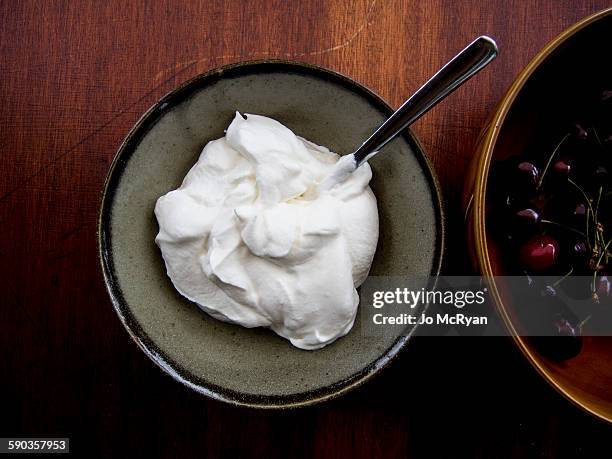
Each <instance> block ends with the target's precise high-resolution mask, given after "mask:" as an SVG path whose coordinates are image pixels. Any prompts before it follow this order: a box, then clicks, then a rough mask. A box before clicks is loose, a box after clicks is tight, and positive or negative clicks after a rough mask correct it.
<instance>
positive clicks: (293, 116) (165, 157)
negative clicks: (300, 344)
mask: <svg viewBox="0 0 612 459" xmlns="http://www.w3.org/2000/svg"><path fill="white" fill-rule="evenodd" d="M236 110H238V111H240V112H242V113H245V112H246V113H256V114H260V115H266V116H270V117H272V118H275V119H277V120H279V121H280V122H282V123H283V124H285V125H286V126H288V127H289V128H290V129H292V130H293V131H294V132H296V133H297V134H298V135H301V136H303V137H305V138H307V139H309V140H312V141H313V142H315V143H318V144H320V145H325V146H327V147H329V148H330V149H331V150H332V151H335V152H338V153H341V154H346V153H350V152H351V151H353V150H354V149H355V148H356V147H357V146H358V145H359V143H360V142H361V141H363V139H365V138H366V137H367V136H368V135H369V134H370V133H371V132H372V131H373V129H374V128H375V127H376V126H378V125H379V124H380V123H381V122H382V121H383V120H384V119H385V118H386V117H387V116H389V114H390V113H391V112H392V110H391V109H390V107H389V106H388V105H387V104H386V103H385V102H384V101H383V100H382V99H380V98H379V97H378V96H376V95H374V94H373V93H372V92H370V91H368V90H367V89H365V88H364V87H362V86H360V85H358V84H357V83H355V82H354V81H352V80H350V79H348V78H346V77H344V76H342V75H339V74H336V73H333V72H331V71H328V70H324V69H320V68H317V67H313V66H310V65H306V64H300V63H295V62H284V61H258V62H247V63H241V64H235V65H230V66H226V67H223V68H220V69H217V70H213V71H211V72H208V73H206V74H203V75H201V76H198V77H196V78H195V79H193V80H191V81H188V82H187V83H185V84H184V85H182V86H181V87H179V88H178V89H176V90H174V91H172V92H171V93H170V94H168V95H167V96H165V97H164V98H163V99H162V100H160V101H159V102H158V103H157V104H155V105H154V106H153V107H152V108H151V109H150V110H149V111H148V112H147V113H146V114H145V115H144V116H143V117H142V118H141V120H140V121H139V122H138V123H137V124H136V126H135V127H134V128H133V129H132V131H131V132H130V133H129V135H128V136H127V138H126V140H125V141H124V143H123V144H122V146H121V147H120V149H119V151H118V153H117V155H116V157H115V160H114V161H113V164H112V166H111V170H110V172H109V175H108V177H107V181H106V184H105V189H104V193H103V198H102V206H101V211H100V220H99V227H98V243H99V253H100V257H101V262H102V270H103V274H104V279H105V282H106V285H107V288H108V292H109V294H110V297H111V300H112V303H113V305H114V307H115V309H116V311H117V313H118V315H119V317H120V319H121V321H122V322H123V324H124V325H125V327H126V328H127V330H128V332H129V333H130V335H131V336H132V338H133V339H134V340H135V342H136V343H137V344H138V345H139V346H140V347H141V348H142V349H143V351H144V352H145V353H146V354H147V355H148V356H149V357H150V358H151V359H152V360H153V361H154V362H155V363H156V364H158V365H159V366H160V367H161V368H162V369H163V370H165V371H166V372H167V373H168V374H170V375H171V376H172V377H174V378H175V379H177V380H179V381H181V382H182V383H183V384H185V385H187V386H189V387H191V388H192V389H194V390H196V391H198V392H200V393H202V394H205V395H207V396H209V397H212V398H215V399H218V400H223V401H226V402H231V403H234V404H239V405H248V406H253V407H263V408H280V407H292V406H299V405H306V404H311V403H315V402H318V401H322V400H326V399H329V398H331V397H334V396H337V395H339V394H341V393H343V392H345V391H347V390H349V389H351V388H353V387H355V386H357V385H359V384H360V383H362V382H364V381H365V380H367V379H368V378H369V377H371V376H372V375H373V374H375V373H376V372H377V371H379V370H380V369H381V368H382V367H384V366H385V365H386V364H387V363H388V362H389V361H390V360H391V359H392V358H393V357H395V356H396V355H397V353H398V352H399V351H400V350H401V349H402V348H403V347H404V346H405V345H406V343H407V342H408V340H409V337H410V334H407V336H398V335H393V336H386V337H380V338H372V337H366V336H362V333H360V324H359V318H358V320H357V322H356V324H355V327H354V328H353V330H352V331H351V332H350V333H349V334H348V335H347V336H345V337H344V338H341V339H339V340H338V341H336V342H335V343H333V344H331V345H329V346H327V347H325V348H324V349H322V350H318V351H303V350H299V349H297V348H295V347H293V346H291V344H290V343H289V342H288V341H286V340H284V339H282V338H280V337H278V336H277V335H275V334H274V333H272V332H271V331H269V330H265V329H246V328H243V327H239V326H235V325H229V324H225V323H222V322H219V321H217V320H214V319H212V318H211V317H209V316H208V315H206V314H205V313H203V312H202V311H201V310H200V309H199V308H198V307H197V305H195V304H193V303H191V302H189V301H188V300H186V299H184V298H183V297H181V296H180V295H179V294H178V293H177V292H176V291H175V290H174V288H173V286H172V284H171V282H170V279H169V278H168V277H167V276H166V273H165V267H164V263H163V260H162V257H161V252H160V251H159V249H158V248H157V246H156V245H155V242H154V238H155V235H156V234H157V230H158V227H157V222H156V220H155V216H154V214H153V208H154V205H155V201H156V200H157V198H158V197H159V196H161V195H162V194H164V193H166V192H168V191H170V190H172V189H174V188H177V187H178V186H179V185H180V183H181V181H182V179H183V177H184V176H185V174H186V173H187V171H188V170H189V169H190V168H191V166H192V165H193V164H194V163H195V161H196V160H197V158H198V156H199V154H200V152H201V150H202V148H203V147H204V145H205V144H206V143H207V142H208V141H210V140H213V139H216V138H219V137H222V136H223V135H224V129H225V128H226V127H227V126H228V125H229V123H230V121H231V120H232V118H233V116H234V113H235V111H236ZM385 150H386V151H385V153H384V154H380V155H378V156H376V157H375V158H374V159H373V160H372V161H371V165H372V169H373V171H374V178H373V180H372V189H373V190H374V193H375V194H376V196H377V199H378V206H379V214H380V226H381V232H380V239H379V245H378V248H377V252H376V256H375V259H374V264H373V266H372V271H371V274H372V275H379V276H380V275H409V274H410V275H437V274H438V272H439V269H440V263H441V257H442V247H443V217H442V209H441V203H440V196H439V191H438V187H437V184H436V181H435V178H434V176H433V174H432V171H431V168H430V166H429V164H428V163H427V161H426V159H425V156H424V155H423V153H422V150H421V148H420V146H419V144H418V143H417V141H416V139H415V138H414V137H413V136H412V134H411V133H410V132H409V131H406V133H405V134H404V135H403V136H402V137H401V138H398V139H396V140H394V141H393V142H392V143H391V144H389V145H388V146H387V147H386V148H385ZM358 317H359V314H358Z"/></svg>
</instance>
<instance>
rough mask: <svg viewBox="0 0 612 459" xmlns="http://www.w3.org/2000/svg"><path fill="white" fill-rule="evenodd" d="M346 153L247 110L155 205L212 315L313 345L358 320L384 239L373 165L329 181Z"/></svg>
mask: <svg viewBox="0 0 612 459" xmlns="http://www.w3.org/2000/svg"><path fill="white" fill-rule="evenodd" d="M338 159H339V156H338V155H336V154H335V153H332V152H330V151H329V150H328V149H327V148H324V147H320V146H317V145H315V144H313V143H311V142H309V141H307V140H305V139H302V138H300V137H298V136H296V135H295V134H294V133H293V132H292V131H291V130H289V129H288V128H286V127H285V126H283V125H282V124H281V123H279V122H278V121H275V120H273V119H270V118H267V117H264V116H258V115H247V117H246V119H245V118H243V117H242V116H241V115H240V114H238V113H237V114H236V117H235V118H234V120H233V121H232V123H231V124H230V126H229V128H228V129H227V133H226V136H225V137H223V138H221V139H218V140H213V141H211V142H209V143H208V144H207V145H206V147H205V148H204V150H203V151H202V153H201V155H200V158H199V160H198V161H197V163H196V164H195V165H194V166H193V167H192V168H191V170H190V171H189V173H188V174H187V176H186V177H185V179H184V180H183V183H182V185H181V186H180V187H179V188H178V189H176V190H173V191H170V192H169V193H167V194H166V195H164V196H162V197H160V198H159V199H158V201H157V203H156V206H155V215H156V217H157V221H158V223H159V233H158V235H157V237H156V239H155V241H156V242H157V244H158V246H159V247H160V249H161V252H162V256H163V258H164V261H165V264H166V270H167V273H168V276H169V277H170V279H171V280H172V283H173V284H174V286H175V287H176V289H177V290H178V291H179V292H180V293H181V294H182V295H183V296H185V297H186V298H188V299H189V300H191V301H194V302H195V303H197V304H198V305H199V306H200V307H201V308H202V309H203V310H204V311H206V312H207V313H209V314H210V315H211V316H213V317H215V318H217V319H219V320H223V321H226V322H231V323H235V324H239V325H242V326H245V327H269V328H270V329H272V330H273V331H274V332H276V333H277V334H279V335H280V336H282V337H284V338H287V339H288V340H289V341H291V343H292V344H293V345H295V346H297V347H299V348H301V349H309V350H310V349H319V348H321V347H323V346H325V345H327V344H330V343H332V342H333V341H335V340H336V339H337V338H339V337H341V336H344V335H345V334H346V333H348V332H349V330H350V329H351V328H352V326H353V323H354V321H355V316H356V312H357V305H358V303H359V298H358V295H357V291H356V287H358V286H359V285H360V284H361V283H362V282H363V281H364V280H365V278H366V277H367V274H368V271H369V269H370V265H371V263H372V259H373V256H374V251H375V249H376V244H377V240H378V211H377V206H376V199H375V197H374V194H373V193H372V191H371V189H370V187H369V181H370V179H371V176H372V172H371V169H370V167H369V165H367V164H364V165H363V166H361V167H360V168H358V169H357V170H356V171H355V172H353V173H352V174H351V175H350V176H349V177H348V178H347V179H346V180H345V181H344V182H342V183H339V184H337V185H336V186H334V187H332V188H331V189H323V190H322V189H320V187H318V185H319V184H320V183H321V182H322V181H323V180H324V179H325V178H326V177H327V176H328V175H329V174H330V172H332V171H333V169H334V165H335V164H336V162H337V161H338Z"/></svg>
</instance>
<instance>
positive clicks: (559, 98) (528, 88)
mask: <svg viewBox="0 0 612 459" xmlns="http://www.w3.org/2000/svg"><path fill="white" fill-rule="evenodd" d="M611 44H612V8H611V9H607V10H604V11H602V12H600V13H597V14H595V15H593V16H590V17H588V18H586V19H584V20H582V21H581V22H579V23H577V24H575V25H574V26H572V27H570V28H569V29H567V30H566V31H565V32H563V33H562V34H561V35H559V36H558V37H557V38H555V39H554V40H553V41H551V42H550V43H549V44H548V45H547V46H545V47H544V49H543V50H542V51H540V53H539V54H538V55H537V56H536V57H535V58H534V59H533V60H532V61H531V62H530V63H529V65H528V66H527V67H526V68H525V69H524V70H523V71H522V73H521V74H520V75H519V76H518V78H517V79H516V80H515V81H514V83H513V84H512V86H511V87H510V89H509V90H508V92H507V94H506V95H505V97H504V98H503V99H502V100H501V102H500V103H499V105H498V106H497V109H496V111H495V112H494V113H493V115H492V117H491V118H490V120H489V122H488V124H487V127H486V128H485V130H484V131H483V133H482V135H481V137H480V141H479V146H478V151H477V155H476V156H475V159H474V162H473V165H472V168H471V173H470V176H469V180H468V182H467V185H466V193H465V195H464V204H465V206H466V209H467V213H466V219H467V228H468V232H467V236H468V242H469V243H470V246H471V248H472V255H473V257H474V261H475V263H476V265H477V267H478V269H479V270H480V272H481V274H482V275H483V276H485V277H487V278H490V287H491V295H492V297H493V299H494V302H495V304H496V308H497V310H498V313H499V315H500V316H501V318H502V319H503V321H504V323H505V325H506V327H507V329H508V331H509V333H510V334H511V335H512V336H513V337H514V341H515V342H516V344H517V345H518V347H519V349H520V350H521V351H522V352H523V354H524V355H525V357H527V359H528V360H529V361H530V362H531V364H532V365H533V366H534V367H535V368H536V369H537V371H538V372H539V373H540V374H541V375H542V376H543V377H544V378H545V379H546V380H547V381H548V382H549V383H550V384H551V385H552V386H553V387H554V388H555V389H557V390H558V391H559V392H561V393H562V394H563V395H564V396H565V397H567V398H568V399H569V400H571V401H572V402H574V403H575V404H577V405H578V406H580V407H582V408H584V409H585V410H587V411H588V412H590V413H592V414H594V415H595V416H598V417H599V418H601V419H604V420H606V421H608V422H612V337H585V338H584V345H583V349H582V351H581V353H580V354H579V355H578V356H577V357H575V358H573V359H570V360H567V361H564V362H555V361H552V360H549V359H547V358H545V357H544V356H542V355H541V354H539V353H538V352H537V351H536V350H535V349H534V348H533V347H532V345H531V344H530V342H529V341H528V340H526V339H525V338H524V337H521V336H516V335H517V333H516V330H517V329H520V328H521V327H520V323H518V320H517V318H516V314H514V313H513V306H512V298H511V295H509V294H508V293H507V292H506V291H505V290H504V288H503V286H500V285H499V282H496V281H495V280H494V278H493V276H504V275H511V274H513V273H512V272H511V271H510V270H509V268H508V264H507V263H506V260H505V259H504V257H503V256H502V253H503V252H502V248H501V247H500V243H499V242H500V241H498V240H496V239H495V238H494V237H493V235H492V234H491V232H490V231H487V227H489V228H490V227H491V225H490V223H491V216H490V215H489V212H488V209H487V198H488V196H489V194H490V192H491V189H490V188H491V183H490V182H491V181H489V180H488V179H489V177H490V174H489V169H490V166H491V164H492V163H494V162H496V161H499V160H503V159H505V158H507V157H509V156H513V155H517V154H520V153H521V152H523V151H525V149H528V148H534V146H538V145H545V144H546V145H548V144H550V143H551V140H552V139H553V138H555V136H557V137H556V138H558V134H559V126H560V125H562V123H564V122H565V123H567V122H569V121H571V120H572V119H573V118H574V117H575V115H576V111H577V108H578V107H580V106H581V104H582V102H583V100H584V99H585V97H586V94H587V93H588V92H589V91H592V90H593V88H594V87H597V86H598V85H602V86H603V85H604V82H605V84H607V85H610V86H612V84H611V83H612V66H611V65H610V60H611V58H612V46H611ZM514 274H516V273H514Z"/></svg>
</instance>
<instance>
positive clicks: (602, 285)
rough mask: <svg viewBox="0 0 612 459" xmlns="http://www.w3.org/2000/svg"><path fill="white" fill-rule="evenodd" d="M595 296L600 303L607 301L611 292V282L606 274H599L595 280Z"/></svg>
mask: <svg viewBox="0 0 612 459" xmlns="http://www.w3.org/2000/svg"><path fill="white" fill-rule="evenodd" d="M595 287H596V291H597V297H598V298H599V302H600V303H604V302H608V301H609V300H610V296H611V295H610V294H611V293H612V282H610V279H609V278H608V276H599V277H598V278H597V282H596V285H595Z"/></svg>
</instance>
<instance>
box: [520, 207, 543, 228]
mask: <svg viewBox="0 0 612 459" xmlns="http://www.w3.org/2000/svg"><path fill="white" fill-rule="evenodd" d="M514 218H515V221H516V223H517V224H518V225H520V226H522V227H523V228H533V227H535V226H536V225H537V224H538V223H539V222H540V214H539V213H538V212H537V211H535V210H533V209H522V210H519V211H518V212H516V213H515V214H514Z"/></svg>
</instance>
